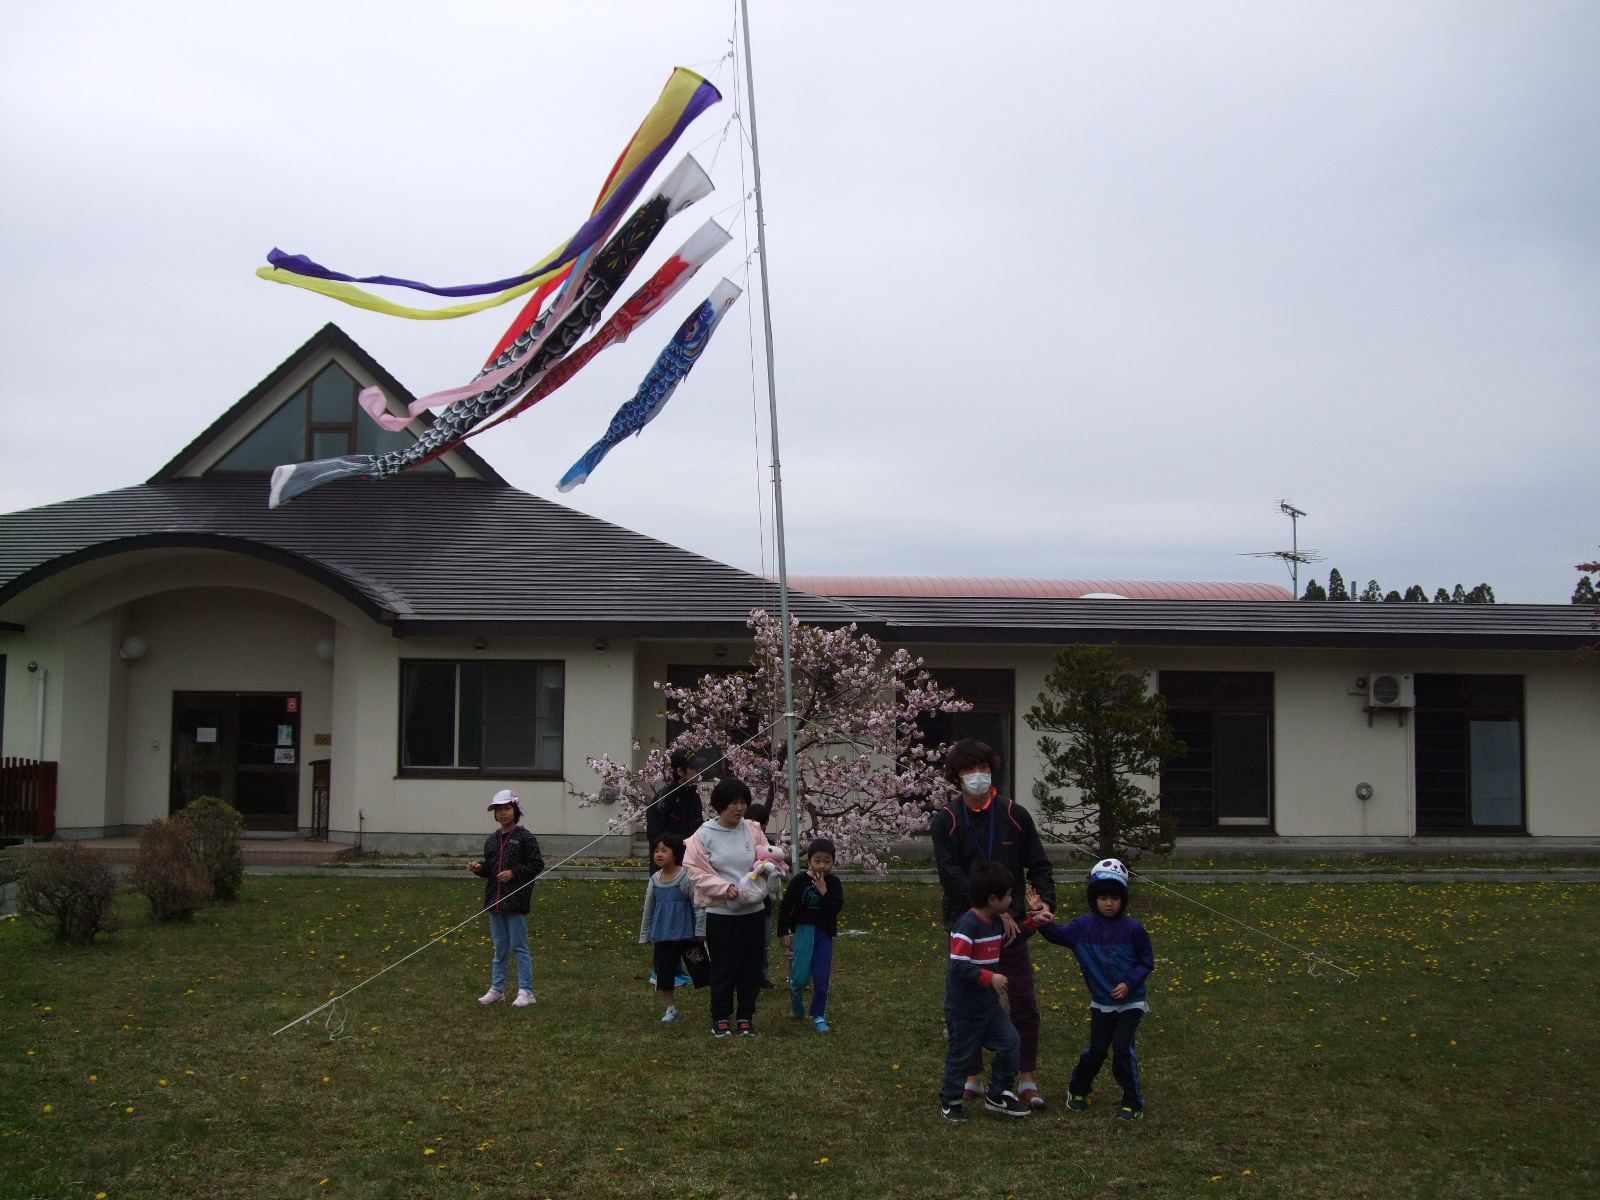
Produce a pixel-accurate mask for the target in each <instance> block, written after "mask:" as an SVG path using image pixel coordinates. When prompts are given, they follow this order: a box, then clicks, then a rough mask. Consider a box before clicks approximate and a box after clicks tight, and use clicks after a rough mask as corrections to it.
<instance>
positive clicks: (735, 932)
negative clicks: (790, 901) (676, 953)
mask: <svg viewBox="0 0 1600 1200" xmlns="http://www.w3.org/2000/svg"><path fill="white" fill-rule="evenodd" d="M765 922H766V914H765V913H761V912H753V913H746V914H745V915H744V916H742V917H730V916H725V915H723V914H722V913H707V914H706V949H707V950H709V951H710V952H711V1019H712V1020H713V1021H726V1020H728V1019H729V1018H730V1017H732V1016H733V1015H734V1010H733V998H734V993H735V992H737V993H738V996H739V1012H738V1017H739V1020H741V1021H748V1020H751V1019H752V1018H753V1017H754V1016H755V1015H756V997H757V996H759V995H760V994H761V931H762V929H763V927H764V925H765Z"/></svg>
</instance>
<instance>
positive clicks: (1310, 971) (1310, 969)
mask: <svg viewBox="0 0 1600 1200" xmlns="http://www.w3.org/2000/svg"><path fill="white" fill-rule="evenodd" d="M1066 845H1068V846H1071V847H1072V848H1073V849H1074V850H1077V851H1080V852H1081V853H1083V854H1086V855H1088V856H1089V857H1090V858H1098V855H1097V854H1096V853H1095V852H1093V851H1090V850H1089V849H1087V848H1086V847H1084V846H1080V845H1078V844H1077V843H1076V842H1067V843H1066ZM1128 874H1129V875H1131V876H1134V877H1135V878H1137V879H1139V880H1140V881H1141V882H1143V883H1148V884H1152V885H1153V886H1155V887H1158V888H1160V889H1161V890H1162V891H1164V892H1171V893H1172V894H1173V895H1174V896H1176V897H1177V898H1178V899H1179V900H1186V901H1188V902H1189V903H1190V904H1193V905H1194V906H1195V907H1196V908H1203V909H1205V910H1206V911H1207V912H1209V913H1214V914H1216V915H1217V916H1219V917H1221V918H1222V919H1223V920H1224V921H1231V922H1233V924H1235V925H1237V926H1238V927H1239V928H1240V929H1244V930H1248V931H1249V932H1251V933H1253V934H1255V935H1256V936H1257V937H1264V938H1266V939H1267V940H1268V941H1272V942H1277V943H1278V945H1280V946H1284V947H1286V948H1288V949H1289V950H1292V951H1293V952H1294V953H1295V954H1297V955H1299V956H1300V957H1302V958H1304V959H1305V960H1306V974H1307V975H1311V976H1317V977H1320V973H1319V972H1318V970H1317V966H1318V965H1319V964H1320V965H1322V966H1324V967H1331V968H1332V969H1333V970H1335V971H1342V972H1343V973H1344V974H1346V975H1348V976H1350V978H1351V979H1360V978H1361V976H1360V975H1359V974H1357V973H1356V972H1355V971H1352V970H1350V969H1349V968H1348V967H1341V966H1340V965H1339V964H1338V963H1336V962H1332V961H1330V960H1328V959H1326V958H1323V957H1322V956H1321V955H1319V954H1313V953H1311V951H1309V950H1303V949H1301V948H1300V947H1299V946H1296V945H1295V944H1294V943H1293V942H1289V941H1285V940H1284V939H1283V938H1281V937H1279V936H1278V935H1277V934H1275V933H1268V932H1267V931H1266V930H1265V929H1258V928H1256V927H1255V926H1254V925H1251V924H1249V923H1248V922H1245V921H1241V920H1239V918H1238V917H1233V916H1229V915H1228V914H1227V913H1225V912H1223V911H1222V910H1221V909H1220V908H1213V907H1212V906H1211V905H1209V904H1207V903H1206V902H1205V901H1203V900H1196V899H1195V898H1194V897H1193V896H1187V895H1185V894H1184V893H1183V892H1180V891H1179V890H1178V889H1177V888H1175V887H1172V886H1170V885H1168V884H1165V883H1162V882H1161V881H1160V880H1159V879H1152V878H1151V877H1150V876H1149V875H1146V874H1145V873H1144V872H1143V871H1135V870H1134V869H1133V868H1132V867H1129V868H1128ZM1335 982H1339V981H1338V980H1335Z"/></svg>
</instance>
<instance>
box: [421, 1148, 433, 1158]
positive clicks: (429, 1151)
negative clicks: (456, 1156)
mask: <svg viewBox="0 0 1600 1200" xmlns="http://www.w3.org/2000/svg"><path fill="white" fill-rule="evenodd" d="M433 1152H434V1150H433V1147H432V1146H429V1147H428V1148H427V1149H426V1150H424V1151H423V1152H422V1156H423V1157H424V1158H426V1157H427V1156H428V1155H430V1154H432V1153H433Z"/></svg>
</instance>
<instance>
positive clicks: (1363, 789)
mask: <svg viewBox="0 0 1600 1200" xmlns="http://www.w3.org/2000/svg"><path fill="white" fill-rule="evenodd" d="M1356 799H1357V800H1371V799H1372V785H1371V784H1370V783H1358V784H1356Z"/></svg>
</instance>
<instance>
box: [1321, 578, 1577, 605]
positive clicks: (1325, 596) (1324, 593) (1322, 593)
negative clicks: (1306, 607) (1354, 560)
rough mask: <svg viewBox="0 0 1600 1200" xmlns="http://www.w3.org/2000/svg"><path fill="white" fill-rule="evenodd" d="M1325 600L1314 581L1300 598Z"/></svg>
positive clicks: (1326, 594) (1322, 591)
mask: <svg viewBox="0 0 1600 1200" xmlns="http://www.w3.org/2000/svg"><path fill="white" fill-rule="evenodd" d="M1584 582H1586V583H1587V582H1588V578H1587V577H1585V579H1584ZM1327 598H1328V593H1327V592H1326V591H1324V590H1323V587H1322V585H1321V584H1320V583H1318V582H1317V581H1316V580H1315V579H1313V580H1311V581H1309V582H1308V583H1307V584H1306V594H1305V595H1304V596H1301V597H1300V599H1302V600H1326V599H1327ZM1573 603H1574V604H1576V603H1578V602H1577V601H1576V600H1574V601H1573Z"/></svg>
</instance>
